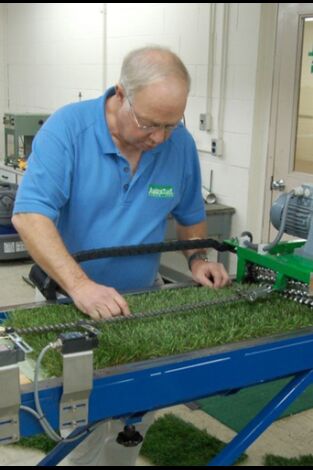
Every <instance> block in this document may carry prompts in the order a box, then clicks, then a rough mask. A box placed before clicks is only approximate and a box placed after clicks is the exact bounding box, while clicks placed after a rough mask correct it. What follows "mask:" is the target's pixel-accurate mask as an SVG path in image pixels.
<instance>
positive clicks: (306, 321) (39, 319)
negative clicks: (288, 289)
mask: <svg viewBox="0 0 313 470" xmlns="http://www.w3.org/2000/svg"><path fill="white" fill-rule="evenodd" d="M237 288H238V286H235V285H234V286H232V287H230V288H224V289H219V290H213V289H208V288H205V287H197V288H196V287H190V288H184V289H168V290H166V289H165V290H160V291H156V292H149V293H145V294H140V295H130V296H127V301H128V303H129V306H130V309H131V311H132V312H133V313H134V316H135V315H136V313H135V312H149V311H153V310H159V309H162V308H165V307H169V306H173V305H177V306H179V305H185V304H187V303H193V302H200V301H203V300H210V299H212V300H216V299H223V298H225V297H228V296H230V295H234V292H235V290H236V289H237ZM81 318H83V319H86V316H85V315H83V314H81V313H80V312H79V311H78V310H77V309H76V308H75V307H74V306H65V305H56V306H46V307H41V308H38V309H32V310H24V311H23V310H18V311H15V312H11V313H10V318H9V320H7V321H6V324H7V325H13V326H14V327H16V328H21V327H27V326H37V325H42V324H53V323H59V322H68V321H73V320H77V319H81ZM87 318H88V317H87ZM312 324H313V311H312V310H311V309H310V308H308V307H306V306H304V305H300V304H297V303H295V302H292V301H290V300H287V299H284V298H282V297H281V296H279V295H278V294H272V295H271V296H270V297H268V298H266V299H261V300H258V301H257V302H255V303H249V302H247V301H241V302H235V303H234V302H233V303H230V304H227V305H220V306H216V305H215V306H210V307H209V308H205V309H198V310H195V311H191V312H188V313H181V314H175V315H173V314H169V315H163V316H159V317H153V318H149V319H134V320H130V321H123V322H116V323H105V322H104V323H103V324H99V325H98V328H99V329H100V330H101V336H100V338H99V339H100V345H99V347H98V348H97V349H96V350H95V351H94V367H95V369H101V368H103V367H108V366H114V365H118V364H125V363H130V362H134V361H141V360H146V359H151V358H156V357H163V356H169V355H172V354H178V353H184V352H188V351H194V350H198V349H202V348H206V347H212V346H217V345H222V344H227V343H231V342H236V341H240V340H246V339H251V338H259V337H263V336H269V335H272V334H277V333H282V332H288V331H292V330H297V329H299V328H301V327H305V326H311V325H312ZM57 336H58V334H57V333H48V334H32V335H25V337H24V338H25V340H26V341H27V342H28V343H29V344H30V345H31V346H32V347H33V348H34V356H35V357H37V356H38V354H39V352H40V351H41V350H42V348H43V347H45V346H46V345H47V344H48V343H49V342H50V341H54V340H55V339H56V338H57ZM43 367H44V369H45V372H46V374H47V375H48V376H60V375H61V374H62V364H61V356H60V354H59V353H57V352H55V351H49V352H48V353H47V355H46V356H45V358H44V361H43Z"/></svg>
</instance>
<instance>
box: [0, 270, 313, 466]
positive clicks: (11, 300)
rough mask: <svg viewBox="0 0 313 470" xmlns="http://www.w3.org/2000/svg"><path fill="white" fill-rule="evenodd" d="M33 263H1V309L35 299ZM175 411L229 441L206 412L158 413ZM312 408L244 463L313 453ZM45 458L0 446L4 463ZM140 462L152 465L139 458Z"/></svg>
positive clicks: (259, 444) (266, 437)
mask: <svg viewBox="0 0 313 470" xmlns="http://www.w3.org/2000/svg"><path fill="white" fill-rule="evenodd" d="M29 269H30V264H29V263H27V262H23V263H19V262H12V263H0V310H1V307H3V306H7V305H12V304H20V303H27V302H33V300H34V291H33V289H32V287H30V286H29V285H28V284H26V282H25V281H24V280H23V276H26V277H27V275H28V272H29ZM167 412H173V413H175V414H177V415H178V416H180V417H182V418H183V419H185V420H186V421H190V422H192V423H193V424H195V425H196V426H198V427H199V428H201V429H206V430H207V432H208V433H209V434H211V435H213V436H216V437H218V438H219V439H221V440H223V441H225V442H228V441H229V440H231V439H232V437H233V436H234V432H233V431H232V430H231V429H229V428H227V427H226V426H224V425H223V424H221V423H219V422H218V421H216V420H215V419H214V418H212V417H210V416H208V415H207V414H205V413H203V412H201V411H199V410H196V411H191V410H190V409H189V408H187V407H186V406H184V405H180V406H176V407H173V408H168V409H166V410H161V411H159V412H158V413H157V415H156V416H160V415H162V414H164V413H167ZM312 443H313V410H309V411H306V412H303V413H299V414H297V415H294V416H291V417H289V418H284V419H282V420H279V421H277V422H276V423H274V424H273V425H272V426H271V427H270V428H269V429H268V430H267V431H266V432H265V433H264V434H263V435H262V436H261V437H260V438H259V439H258V440H257V441H256V442H255V443H254V444H253V445H252V446H251V447H250V448H249V449H248V451H247V454H248V460H247V461H246V462H245V463H244V464H243V465H242V466H261V465H262V461H263V457H264V455H265V454H268V453H273V454H276V455H282V456H285V457H294V456H297V455H304V454H311V453H313V444H312ZM41 458H42V454H41V453H40V452H37V451H32V450H25V449H17V448H16V447H14V448H12V447H5V446H2V447H0V465H1V466H5V465H8V466H15V465H17V466H20V465H23V466H33V465H35V464H36V463H37V462H38V461H39V460H40V459H41ZM137 465H138V466H147V465H148V466H149V465H150V464H149V463H148V462H146V461H145V460H144V459H142V458H139V459H138V462H137Z"/></svg>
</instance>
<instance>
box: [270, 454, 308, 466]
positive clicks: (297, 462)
mask: <svg viewBox="0 0 313 470" xmlns="http://www.w3.org/2000/svg"><path fill="white" fill-rule="evenodd" d="M264 467H313V455H312V454H308V455H300V456H299V457H294V458H291V459H287V458H286V457H281V456H279V455H271V454H268V455H266V456H265V457H264Z"/></svg>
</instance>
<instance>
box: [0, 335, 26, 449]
mask: <svg viewBox="0 0 313 470" xmlns="http://www.w3.org/2000/svg"><path fill="white" fill-rule="evenodd" d="M24 358H25V355H24V352H23V351H22V350H21V349H20V348H19V347H18V346H17V345H16V344H12V342H11V341H9V340H7V339H3V338H1V343H0V390H1V393H0V444H12V443H13V442H17V441H18V440H19V438H20V426H19V408H20V404H21V392H20V370H19V367H18V362H19V361H23V360H24Z"/></svg>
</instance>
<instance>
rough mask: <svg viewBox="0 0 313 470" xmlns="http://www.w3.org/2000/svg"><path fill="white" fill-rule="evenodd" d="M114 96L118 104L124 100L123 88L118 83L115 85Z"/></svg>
mask: <svg viewBox="0 0 313 470" xmlns="http://www.w3.org/2000/svg"><path fill="white" fill-rule="evenodd" d="M115 96H116V98H117V99H118V101H119V102H120V103H122V102H123V100H124V98H125V92H124V88H123V87H122V85H120V84H119V83H118V84H117V85H115Z"/></svg>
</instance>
